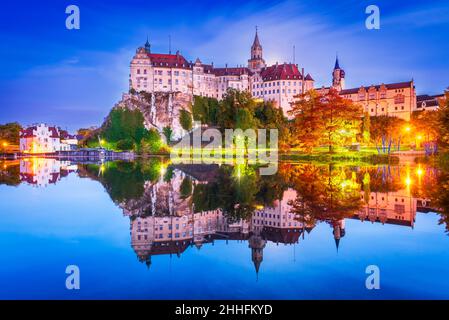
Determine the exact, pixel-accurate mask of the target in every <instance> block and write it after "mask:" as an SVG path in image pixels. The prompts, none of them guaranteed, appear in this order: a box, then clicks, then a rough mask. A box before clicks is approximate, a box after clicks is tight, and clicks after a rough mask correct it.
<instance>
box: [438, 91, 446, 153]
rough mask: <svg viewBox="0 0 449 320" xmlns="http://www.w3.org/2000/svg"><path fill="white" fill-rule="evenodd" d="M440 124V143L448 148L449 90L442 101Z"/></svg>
mask: <svg viewBox="0 0 449 320" xmlns="http://www.w3.org/2000/svg"><path fill="white" fill-rule="evenodd" d="M438 124H439V125H438V129H439V130H438V131H439V132H438V134H439V143H440V144H441V146H442V147H444V148H446V149H447V148H448V147H449V91H446V94H445V98H444V99H442V100H441V101H440V109H439V111H438Z"/></svg>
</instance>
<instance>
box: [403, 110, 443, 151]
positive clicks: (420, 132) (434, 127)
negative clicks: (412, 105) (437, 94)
mask: <svg viewBox="0 0 449 320" xmlns="http://www.w3.org/2000/svg"><path fill="white" fill-rule="evenodd" d="M439 117H440V114H439V112H437V111H428V110H425V111H415V112H413V113H412V118H411V121H410V123H411V126H412V127H413V129H414V132H415V134H414V135H413V136H414V140H415V143H416V144H417V147H419V146H420V145H421V146H423V147H424V150H425V152H426V155H428V156H430V155H433V154H435V153H437V151H438V139H439V136H440V130H441V128H443V129H444V125H443V126H442V127H441V126H440V123H439Z"/></svg>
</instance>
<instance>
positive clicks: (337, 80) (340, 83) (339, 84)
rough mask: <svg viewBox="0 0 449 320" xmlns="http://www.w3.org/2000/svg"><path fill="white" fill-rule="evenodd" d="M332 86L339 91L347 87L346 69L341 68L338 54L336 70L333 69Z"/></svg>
mask: <svg viewBox="0 0 449 320" xmlns="http://www.w3.org/2000/svg"><path fill="white" fill-rule="evenodd" d="M332 87H333V88H334V89H336V90H337V91H341V90H343V89H344V88H345V71H344V70H343V69H341V68H340V63H339V62H338V56H337V58H336V59H335V66H334V71H332Z"/></svg>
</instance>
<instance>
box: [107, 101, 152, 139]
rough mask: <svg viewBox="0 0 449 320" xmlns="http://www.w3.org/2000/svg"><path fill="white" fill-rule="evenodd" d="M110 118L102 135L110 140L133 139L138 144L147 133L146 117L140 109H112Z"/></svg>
mask: <svg viewBox="0 0 449 320" xmlns="http://www.w3.org/2000/svg"><path fill="white" fill-rule="evenodd" d="M108 119H109V120H108V121H107V122H106V123H105V125H104V127H103V128H102V129H103V130H102V131H103V132H102V134H101V135H102V136H104V137H105V139H106V140H108V141H109V142H117V141H119V140H123V139H131V140H132V141H133V142H134V143H136V144H138V143H140V141H141V140H142V138H143V137H144V135H145V132H146V129H145V126H144V118H143V115H142V113H141V112H140V111H139V110H129V109H126V108H116V109H112V110H111V112H110V113H109V117H108Z"/></svg>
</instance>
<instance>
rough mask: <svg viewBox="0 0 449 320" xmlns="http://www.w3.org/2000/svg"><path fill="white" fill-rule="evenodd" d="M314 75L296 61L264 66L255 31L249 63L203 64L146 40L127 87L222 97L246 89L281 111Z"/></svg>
mask: <svg viewBox="0 0 449 320" xmlns="http://www.w3.org/2000/svg"><path fill="white" fill-rule="evenodd" d="M313 86H314V80H313V78H312V77H311V76H310V75H309V74H307V75H304V72H303V71H300V70H299V68H298V65H297V64H292V63H284V64H278V63H276V64H275V65H272V66H267V65H266V63H265V60H264V59H263V49H262V45H261V44H260V40H259V35H258V33H257V31H256V35H255V37H254V41H253V44H252V46H251V50H250V59H249V60H248V65H247V66H246V67H244V66H238V67H228V66H227V65H226V66H225V67H224V68H217V67H215V66H214V65H213V64H203V63H202V62H201V60H200V59H196V61H195V62H189V61H187V60H186V59H185V58H184V57H183V56H182V55H181V54H180V53H179V51H177V52H176V53H175V54H159V53H152V52H151V45H150V43H149V42H148V40H147V42H146V43H145V45H144V46H143V47H140V48H138V49H137V51H136V54H135V55H134V57H133V59H132V61H131V65H130V74H129V87H130V90H131V89H132V90H135V91H137V92H140V91H145V92H149V93H153V92H183V93H188V94H192V95H199V96H204V97H213V98H216V99H219V100H220V99H222V98H223V96H224V94H225V93H226V91H227V90H228V89H229V88H233V89H237V90H240V91H248V92H250V93H251V94H252V96H253V97H255V98H259V99H263V100H265V101H272V102H273V103H274V104H275V105H276V106H278V107H281V108H282V109H283V110H284V111H288V110H289V109H290V103H291V102H292V100H293V97H294V96H296V95H298V94H300V93H302V92H304V91H307V90H309V89H312V88H313Z"/></svg>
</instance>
